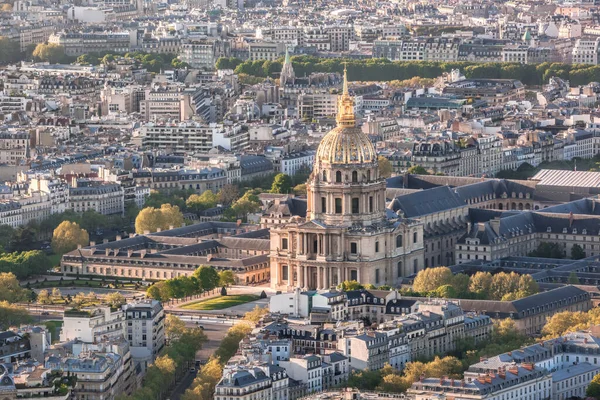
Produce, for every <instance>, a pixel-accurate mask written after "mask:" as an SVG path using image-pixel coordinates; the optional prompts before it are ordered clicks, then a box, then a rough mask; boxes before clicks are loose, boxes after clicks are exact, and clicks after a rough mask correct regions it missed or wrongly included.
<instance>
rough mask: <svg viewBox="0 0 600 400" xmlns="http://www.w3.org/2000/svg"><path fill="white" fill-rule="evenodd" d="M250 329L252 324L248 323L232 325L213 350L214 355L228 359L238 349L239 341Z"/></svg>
mask: <svg viewBox="0 0 600 400" xmlns="http://www.w3.org/2000/svg"><path fill="white" fill-rule="evenodd" d="M251 331H252V326H251V325H250V324H248V323H239V324H235V325H233V326H232V327H231V328H229V330H228V331H227V334H226V335H225V337H224V338H223V340H221V344H220V345H219V348H218V349H217V350H216V351H215V357H218V358H219V359H221V360H224V361H227V360H229V359H230V358H231V357H232V356H233V355H234V354H235V353H236V352H237V350H238V348H239V345H240V341H241V340H242V339H243V338H245V337H246V335H247V334H248V333H250V332H251Z"/></svg>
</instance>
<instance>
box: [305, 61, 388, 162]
mask: <svg viewBox="0 0 600 400" xmlns="http://www.w3.org/2000/svg"><path fill="white" fill-rule="evenodd" d="M336 121H337V127H335V128H334V129H332V130H331V131H329V133H327V135H325V137H323V139H322V140H321V143H320V144H319V148H318V149H317V155H316V157H317V162H325V163H329V164H363V163H372V162H375V161H377V153H376V151H375V147H374V146H373V143H371V141H370V140H369V137H368V136H367V135H365V134H364V133H363V131H362V130H361V129H360V128H357V127H356V117H355V115H354V99H353V98H352V96H350V94H349V93H348V78H347V72H346V68H344V91H343V93H342V95H341V96H340V98H339V99H338V114H337V117H336Z"/></svg>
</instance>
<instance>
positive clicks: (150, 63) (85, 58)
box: [76, 51, 190, 73]
mask: <svg viewBox="0 0 600 400" xmlns="http://www.w3.org/2000/svg"><path fill="white" fill-rule="evenodd" d="M118 58H125V59H128V60H129V61H131V62H134V63H136V64H138V65H140V66H141V67H142V68H145V69H147V70H148V71H150V72H156V73H158V72H160V71H161V70H163V69H168V68H189V67H190V65H189V64H188V63H185V62H183V61H181V60H180V59H178V58H177V55H176V54H170V53H161V54H150V53H145V52H143V51H135V52H130V53H125V54H122V53H112V52H103V53H88V54H84V55H81V56H79V57H77V61H76V62H77V64H80V65H90V64H91V65H105V66H109V67H110V65H111V64H112V63H113V62H114V61H115V60H116V59H118Z"/></svg>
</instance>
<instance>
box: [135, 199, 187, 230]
mask: <svg viewBox="0 0 600 400" xmlns="http://www.w3.org/2000/svg"><path fill="white" fill-rule="evenodd" d="M182 225H183V214H182V213H181V211H180V210H179V207H178V206H172V205H170V204H163V205H161V206H160V208H154V207H146V208H144V209H142V210H141V211H140V213H139V214H138V216H137V218H136V219H135V231H136V232H137V233H144V232H146V231H148V232H156V231H158V230H159V229H160V230H167V229H170V228H171V227H175V228H178V227H180V226H182Z"/></svg>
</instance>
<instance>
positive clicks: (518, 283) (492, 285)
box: [413, 267, 539, 301]
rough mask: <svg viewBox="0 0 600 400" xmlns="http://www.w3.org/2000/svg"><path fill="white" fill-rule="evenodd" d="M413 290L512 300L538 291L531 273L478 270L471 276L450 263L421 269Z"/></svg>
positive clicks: (430, 294)
mask: <svg viewBox="0 0 600 400" xmlns="http://www.w3.org/2000/svg"><path fill="white" fill-rule="evenodd" d="M413 291H414V292H418V293H420V294H421V295H428V296H435V297H444V298H463V299H465V298H466V299H483V300H503V301H510V300H516V299H520V298H523V297H527V296H531V295H533V294H536V293H538V292H539V286H538V284H537V282H536V281H535V280H534V279H533V278H532V277H531V275H519V274H517V273H515V272H510V273H506V272H500V273H497V274H494V275H492V274H491V273H489V272H482V271H479V272H477V273H476V274H474V275H472V276H470V277H469V276H468V275H465V274H456V275H454V274H453V273H452V271H450V269H449V268H447V267H437V268H427V269H424V270H422V271H419V273H418V274H417V276H416V277H415V280H414V282H413Z"/></svg>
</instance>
